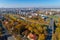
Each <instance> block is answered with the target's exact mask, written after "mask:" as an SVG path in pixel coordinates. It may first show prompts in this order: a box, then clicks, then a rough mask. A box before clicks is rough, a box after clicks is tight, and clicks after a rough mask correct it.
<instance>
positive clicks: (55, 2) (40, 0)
mask: <svg viewBox="0 0 60 40" xmlns="http://www.w3.org/2000/svg"><path fill="white" fill-rule="evenodd" d="M20 7H40V8H60V0H0V8H20Z"/></svg>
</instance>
